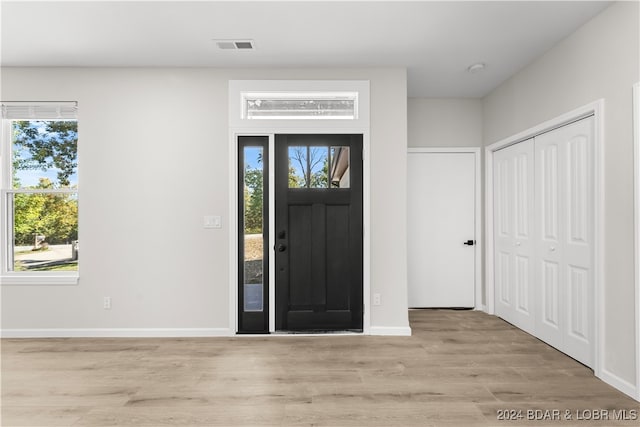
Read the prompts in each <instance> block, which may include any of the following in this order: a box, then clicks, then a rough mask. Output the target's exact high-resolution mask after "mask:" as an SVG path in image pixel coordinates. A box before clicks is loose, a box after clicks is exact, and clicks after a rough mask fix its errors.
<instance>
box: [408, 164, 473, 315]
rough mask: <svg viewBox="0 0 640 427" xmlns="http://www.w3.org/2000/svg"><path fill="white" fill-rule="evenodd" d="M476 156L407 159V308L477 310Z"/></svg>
mask: <svg viewBox="0 0 640 427" xmlns="http://www.w3.org/2000/svg"><path fill="white" fill-rule="evenodd" d="M475 156H476V154H475V153H462V152H461V153H442V152H438V153H434V152H419V153H418V152H411V153H409V156H408V230H409V236H408V279H409V289H408V293H409V307H474V306H475V257H476V256H479V255H476V250H477V249H476V248H477V246H476V245H474V243H475V188H476V183H475V177H476V170H475V168H476V159H475Z"/></svg>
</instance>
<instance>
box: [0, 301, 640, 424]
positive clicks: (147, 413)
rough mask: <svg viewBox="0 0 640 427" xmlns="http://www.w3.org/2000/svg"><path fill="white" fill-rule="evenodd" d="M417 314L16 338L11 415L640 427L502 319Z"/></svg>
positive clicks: (6, 347)
mask: <svg viewBox="0 0 640 427" xmlns="http://www.w3.org/2000/svg"><path fill="white" fill-rule="evenodd" d="M410 320H411V327H412V328H413V336H411V337H371V336H325V337H320V336H318V337H299V336H297V337H296V336H287V337H265V338H262V337H258V338H256V337H238V338H199V339H153V338H149V339H137V338H136V339H133V338H128V339H124V338H123V339H3V340H2V380H1V385H2V425H3V426H165V425H174V426H220V425H222V426H236V425H240V426H254V425H255V426H259V425H306V426H312V425H313V426H315V425H333V426H409V425H418V426H448V427H451V426H460V427H467V426H468V427H476V426H508V425H516V426H536V427H537V426H546V425H553V426H573V425H575V426H592V425H597V426H615V425H633V426H638V425H640V421H638V420H635V421H626V422H617V421H612V420H611V419H609V420H602V421H586V420H576V415H579V416H581V417H582V418H585V417H588V416H590V415H593V412H592V411H595V410H606V411H608V415H609V418H612V417H613V416H615V415H616V414H617V415H619V414H621V412H618V411H620V410H626V411H627V412H626V414H627V418H633V412H632V411H638V414H639V416H640V405H639V404H638V403H637V402H635V401H633V400H632V399H630V398H628V397H626V396H625V395H623V394H622V393H620V392H618V391H616V390H615V389H613V388H612V387H610V386H608V385H606V384H605V383H603V382H602V381H600V380H598V379H597V378H595V377H594V376H593V373H592V372H591V370H589V369H588V368H586V367H584V366H583V365H581V364H580V363H578V362H576V361H574V360H573V359H571V358H569V357H567V356H565V355H563V354H562V353H560V352H558V351H556V350H554V349H553V348H551V347H549V346H547V345H545V344H544V343H542V342H540V341H538V340H537V339H535V338H533V337H531V336H530V335H528V334H526V333H524V332H522V331H520V330H518V329H516V328H514V327H512V326H511V325H509V324H508V323H506V322H503V321H502V320H500V319H498V318H496V317H492V316H488V315H486V314H484V313H481V312H474V311H448V310H421V311H411V312H410ZM500 410H515V411H518V410H519V411H522V415H523V417H524V419H522V420H519V421H511V422H510V421H501V420H498V419H497V414H498V411H500ZM527 410H559V411H560V413H561V415H562V420H561V421H553V420H547V421H536V420H527ZM614 410H616V412H615V413H614ZM566 411H569V414H571V415H572V420H571V421H566V420H564V417H565V415H566V413H567V412H566ZM576 411H579V412H576ZM584 411H586V412H584ZM538 414H544V413H538ZM549 414H550V415H551V414H553V413H549ZM600 414H602V413H600Z"/></svg>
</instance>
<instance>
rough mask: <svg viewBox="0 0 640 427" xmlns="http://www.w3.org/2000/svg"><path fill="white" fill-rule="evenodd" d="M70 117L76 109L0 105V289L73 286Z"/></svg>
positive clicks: (74, 137)
mask: <svg viewBox="0 0 640 427" xmlns="http://www.w3.org/2000/svg"><path fill="white" fill-rule="evenodd" d="M76 112H77V107H76V103H67V102H65V103H50V102H47V103H24V102H16V103H2V151H1V161H0V168H1V171H2V210H3V215H2V217H3V219H4V221H3V224H2V245H3V248H6V250H3V251H2V253H3V257H2V282H3V284H5V283H6V284H12V283H13V281H15V282H16V283H26V281H25V280H24V279H25V278H29V280H31V283H36V284H38V283H39V279H38V278H40V279H43V278H57V279H58V280H52V282H53V283H65V280H64V279H65V278H70V279H76V280H77V276H78V246H79V245H78V122H77V115H76ZM12 279H16V280H12ZM61 279H62V280H61ZM73 281H74V280H68V281H66V282H73ZM44 282H46V280H44V281H43V283H44Z"/></svg>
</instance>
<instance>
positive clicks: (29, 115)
mask: <svg viewBox="0 0 640 427" xmlns="http://www.w3.org/2000/svg"><path fill="white" fill-rule="evenodd" d="M1 106H2V118H3V119H9V120H73V119H77V118H78V114H77V113H78V103H77V102H2V104H1Z"/></svg>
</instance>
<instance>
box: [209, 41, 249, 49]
mask: <svg viewBox="0 0 640 427" xmlns="http://www.w3.org/2000/svg"><path fill="white" fill-rule="evenodd" d="M214 42H215V43H216V45H217V46H218V49H223V50H252V49H253V40H214Z"/></svg>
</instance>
